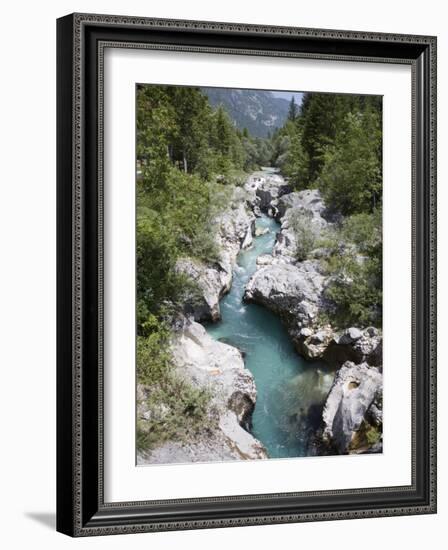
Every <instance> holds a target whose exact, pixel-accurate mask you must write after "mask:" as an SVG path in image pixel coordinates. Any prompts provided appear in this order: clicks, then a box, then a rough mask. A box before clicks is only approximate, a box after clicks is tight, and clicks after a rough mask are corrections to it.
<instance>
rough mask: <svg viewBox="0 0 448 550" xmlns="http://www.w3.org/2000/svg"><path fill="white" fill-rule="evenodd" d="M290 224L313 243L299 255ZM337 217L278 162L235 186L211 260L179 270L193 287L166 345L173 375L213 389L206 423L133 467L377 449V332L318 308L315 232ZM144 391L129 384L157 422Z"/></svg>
mask: <svg viewBox="0 0 448 550" xmlns="http://www.w3.org/2000/svg"><path fill="white" fill-rule="evenodd" d="M297 220H299V221H300V223H304V224H305V227H306V231H307V232H308V233H310V232H311V233H312V235H313V239H314V240H313V246H312V247H311V248H310V251H309V252H308V254H307V257H306V259H305V258H301V257H299V255H298V253H297V251H298V250H299V249H300V245H301V244H302V243H301V242H300V241H301V239H302V233H300V231H298V230H297V227H298V225H297V223H298V222H297ZM338 223H340V219H338V217H337V216H336V217H335V216H334V214H330V213H329V212H328V210H327V208H326V206H325V204H324V202H323V200H322V198H321V196H320V194H319V192H318V191H317V190H312V189H311V190H304V191H300V192H293V191H292V190H291V189H290V188H289V186H288V185H287V182H285V181H284V179H283V178H282V176H281V175H280V174H278V173H276V170H273V169H263V170H261V171H259V172H256V173H253V174H251V175H250V176H249V177H248V178H247V180H246V182H245V183H244V185H243V186H241V187H235V188H233V191H232V198H231V201H230V203H229V206H228V208H227V209H226V210H225V211H224V212H222V213H221V214H220V215H219V216H218V218H217V219H216V224H217V227H218V228H219V231H218V233H217V236H216V239H217V244H218V246H219V249H220V258H219V261H218V262H214V263H211V262H210V263H204V262H198V261H196V260H194V259H192V258H188V257H185V258H182V259H180V260H179V261H178V266H177V269H178V270H179V272H182V273H184V274H185V275H186V276H187V277H189V278H190V279H192V280H194V281H195V284H196V285H197V288H198V290H199V295H198V293H195V294H194V295H192V297H191V298H190V299H187V300H186V301H185V304H184V314H183V315H182V316H180V317H179V319H178V321H177V325H176V326H175V327H173V330H174V332H173V338H172V343H171V352H172V354H173V360H174V362H175V364H176V368H177V372H178V373H179V376H180V377H182V379H184V380H187V381H188V383H189V384H192V385H193V387H195V388H197V389H199V390H200V391H205V392H207V393H208V395H209V396H210V402H209V405H208V409H207V424H206V426H205V427H204V428H203V429H202V430H200V431H198V432H197V433H196V434H195V435H194V436H193V435H192V436H188V437H187V439H186V441H175V440H171V441H167V442H165V443H164V444H162V445H159V446H158V447H156V448H155V449H152V450H151V451H150V452H149V451H148V452H139V453H138V457H137V458H138V463H139V464H150V463H170V462H207V461H223V460H235V459H264V458H292V457H302V456H310V455H312V456H316V455H326V454H348V453H351V454H352V453H365V452H381V451H382V334H381V331H380V330H379V329H377V328H375V327H355V326H348V327H342V328H341V327H339V328H337V327H335V326H333V325H332V324H331V323H330V322H329V321H328V319H327V318H326V317H325V315H323V314H325V313H327V312H328V311H329V309H328V308H329V307H331V303H329V302H328V300H327V299H326V297H325V288H326V285H327V284H328V282H329V277H328V275H326V273H325V269H324V267H323V263H322V259H323V258H325V256H326V255H327V254H328V252H327V251H326V249H325V248H324V247H323V246H322V245H320V241H319V238H320V236H323V235H327V236H328V235H331V234H332V232H334V231H335V229H334V228H335V227H336V226H337V224H338ZM313 247H314V248H313ZM340 250H341V254H344V247H343V243H340ZM360 261H361V260H360ZM150 392H151V388H145V387H143V386H138V388H137V393H138V400H139V408H138V417H139V418H140V419H145V418H154V417H155V416H156V415H159V416H160V417H161V418H162V419H163V414H164V412H163V411H164V410H165V409H166V406H165V405H164V404H163V403H162V404H160V405H158V408H157V409H155V410H154V408H153V409H151V408H150V407H149V406H148V405H147V403H148V399H147V396H149V395H150Z"/></svg>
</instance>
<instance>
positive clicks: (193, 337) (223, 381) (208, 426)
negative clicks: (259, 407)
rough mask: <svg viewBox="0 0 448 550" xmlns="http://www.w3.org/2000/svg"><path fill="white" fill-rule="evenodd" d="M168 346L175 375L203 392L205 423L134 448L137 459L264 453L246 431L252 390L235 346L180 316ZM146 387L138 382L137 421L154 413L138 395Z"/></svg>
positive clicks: (205, 458)
mask: <svg viewBox="0 0 448 550" xmlns="http://www.w3.org/2000/svg"><path fill="white" fill-rule="evenodd" d="M172 351H173V358H174V363H175V365H176V371H177V373H178V375H179V376H180V377H182V378H183V379H186V380H188V382H189V383H190V384H192V385H193V387H195V388H198V389H200V390H206V391H207V392H208V394H209V402H208V405H207V412H206V422H205V423H204V426H203V429H201V430H200V431H198V433H196V434H195V435H194V436H193V437H189V438H188V439H187V440H186V441H167V442H165V443H163V444H162V445H160V446H158V447H156V448H155V449H153V450H151V451H150V452H141V453H139V455H138V463H139V464H163V463H173V462H209V461H214V460H235V459H239V460H241V459H258V458H267V454H266V451H265V449H264V447H263V445H262V444H261V443H260V442H259V441H258V440H257V439H255V437H253V436H252V435H251V434H250V433H249V427H250V422H251V415H252V411H253V409H254V406H255V402H256V398H257V390H256V388H255V383H254V379H253V376H252V374H251V373H250V371H249V370H247V369H246V368H245V367H244V361H243V357H242V355H241V353H240V351H239V350H237V349H236V348H234V347H232V346H229V345H227V344H224V343H221V342H217V341H216V340H213V338H211V337H210V336H209V335H208V334H207V333H206V331H205V329H204V327H203V326H202V325H201V324H199V323H196V322H195V321H193V320H192V319H186V318H184V319H183V325H182V327H181V328H178V330H177V331H176V333H175V334H174V336H173V340H172ZM149 391H151V388H145V387H143V386H139V387H138V392H139V397H140V399H139V403H140V405H139V407H138V410H137V415H138V417H139V419H141V420H144V419H145V417H147V416H148V415H151V414H154V411H152V410H149V409H148V408H147V405H146V404H147V401H146V400H145V398H144V397H145V393H146V392H149Z"/></svg>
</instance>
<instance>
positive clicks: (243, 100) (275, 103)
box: [201, 88, 288, 138]
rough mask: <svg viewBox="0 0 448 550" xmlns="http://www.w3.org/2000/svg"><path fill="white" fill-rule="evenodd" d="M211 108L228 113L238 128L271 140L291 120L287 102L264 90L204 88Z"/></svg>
mask: <svg viewBox="0 0 448 550" xmlns="http://www.w3.org/2000/svg"><path fill="white" fill-rule="evenodd" d="M201 90H202V92H203V93H204V94H205V95H206V96H207V97H208V99H209V101H210V104H211V105H212V106H213V107H215V108H217V107H219V106H220V105H221V106H222V107H223V108H224V109H225V110H226V111H227V113H228V114H229V116H230V118H231V119H232V120H233V122H234V123H235V126H236V127H237V128H239V129H240V130H241V131H242V130H244V128H246V129H247V130H248V131H249V132H250V134H251V135H252V136H254V137H258V138H267V137H269V136H270V135H271V134H272V133H273V132H274V131H275V130H276V129H277V128H281V127H282V126H283V124H284V123H285V121H286V118H287V116H288V100H286V99H283V98H278V97H275V96H274V95H273V94H272V92H270V91H264V90H238V89H226V88H201Z"/></svg>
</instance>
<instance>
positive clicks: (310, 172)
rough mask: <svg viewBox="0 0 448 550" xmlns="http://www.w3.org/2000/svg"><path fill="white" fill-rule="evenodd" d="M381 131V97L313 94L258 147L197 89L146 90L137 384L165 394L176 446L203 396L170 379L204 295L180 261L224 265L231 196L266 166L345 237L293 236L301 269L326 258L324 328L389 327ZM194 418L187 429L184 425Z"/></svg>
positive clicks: (142, 94)
mask: <svg viewBox="0 0 448 550" xmlns="http://www.w3.org/2000/svg"><path fill="white" fill-rule="evenodd" d="M381 123H382V102H381V98H379V97H371V96H352V95H338V94H323V93H305V94H304V98H303V102H302V104H301V105H300V106H298V105H296V103H295V102H294V99H292V100H291V104H290V106H289V113H288V117H287V120H286V122H285V123H284V125H283V126H282V127H281V128H277V129H276V130H275V131H274V132H273V134H272V135H269V137H267V138H259V137H252V136H251V135H250V133H249V131H248V130H247V129H243V130H240V129H238V128H236V126H235V124H234V123H233V121H232V120H231V119H230V117H229V115H228V114H227V112H226V110H225V109H224V108H223V106H222V105H217V106H215V107H212V106H211V105H210V103H209V100H208V99H207V97H206V95H204V93H203V92H202V91H201V90H200V89H199V88H189V87H175V86H152V85H141V86H138V88H137V334H138V338H137V352H138V361H137V363H138V369H139V373H138V375H139V379H140V380H141V381H142V382H144V383H146V384H148V385H151V386H153V387H154V386H157V387H158V391H159V392H161V393H162V394H163V399H162V398H161V397H160V395H157V392H156V393H154V395H153V398H154V400H155V401H157V400H159V401H160V400H162V401H165V402H168V403H170V407H171V410H172V411H177V413H176V412H173V430H175V432H176V433H175V434H174V435H176V436H177V437H180V434H179V430H181V431H182V429H185V430H188V429H192V428H191V427H192V426H193V427H194V425H195V419H196V420H197V421H198V422H200V419H201V415H202V414H203V408H202V404H203V403H204V402H205V401H206V395H203V394H199V393H200V392H199V393H198V390H195V389H194V388H192V387H190V386H188V384H186V383H184V382H182V381H181V380H180V379H178V378H177V377H176V375H175V374H174V372H171V371H170V355H169V349H168V348H169V345H168V342H169V338H170V331H171V326H172V324H173V322H174V320H175V319H176V315H177V314H178V312H180V311H181V310H182V304H183V303H184V302H185V299H186V296H191V295H194V293H195V292H197V288H196V287H195V283H194V281H192V280H190V279H189V278H188V277H187V276H186V275H185V274H183V273H181V272H179V271H178V270H176V262H177V260H178V259H179V258H181V257H183V256H188V257H190V258H195V259H197V260H198V261H201V262H215V261H217V260H218V254H219V250H217V247H216V239H215V235H216V231H217V228H216V227H215V224H214V220H215V218H216V216H217V214H218V213H219V212H220V211H222V210H224V209H225V208H228V207H229V201H230V200H231V198H230V197H231V192H230V189H232V188H233V187H234V186H242V185H243V184H244V183H245V181H246V178H247V175H248V174H249V173H250V172H253V171H254V170H257V169H259V168H260V167H261V166H275V167H278V168H279V169H280V170H281V172H282V174H283V175H284V176H285V178H286V179H287V181H288V183H289V184H290V186H291V187H292V189H293V190H295V191H299V190H302V189H310V188H315V189H318V190H319V191H320V192H321V195H322V196H323V198H324V200H325V203H326V205H327V207H328V208H329V209H331V210H333V211H334V214H335V221H336V227H337V230H336V231H332V232H331V234H330V233H329V234H328V235H324V236H322V235H321V236H319V240H318V241H317V240H316V239H315V238H314V235H313V233H312V230H311V228H310V227H308V226H307V225H306V224H305V225H304V224H303V220H298V221H297V224H296V226H295V227H294V229H295V231H296V233H297V237H298V238H297V240H298V242H300V243H301V246H300V247H299V249H298V252H297V253H298V256H300V260H301V261H303V260H305V259H307V255H308V254H309V253H310V252H311V250H313V249H316V248H317V247H324V248H325V249H326V250H327V251H329V252H328V253H327V254H326V259H325V261H324V262H323V265H324V266H325V270H326V272H327V274H329V275H332V277H331V281H332V282H331V284H329V285H328V288H327V289H326V294H327V298H328V299H329V301H330V302H331V303H332V304H333V309H332V310H331V311H332V313H331V314H330V315H329V318H328V319H327V320H328V321H329V322H330V323H331V324H332V325H333V326H335V327H338V326H340V327H344V326H350V325H351V324H355V325H356V326H369V325H375V326H377V327H379V326H381V304H382V240H381V238H382V236H381V233H382V232H381V204H382V169H381V167H382V131H381V128H382V126H381ZM338 220H339V221H338ZM342 250H343V253H341V251H342ZM327 315H328V314H327ZM174 388H175V389H174ZM176 396H177V397H176ZM186 410H188V411H189V413H188V415H187V416H188V417H189V420H188V419H186V420H185V425H182V421H180V422H181V424H179V418H185V411H186ZM174 417H176V422H174ZM167 425H168V426H169V422H165V423H164V428H163V429H164V430H165V433H163V434H162V433H157V425H156V424H154V426H153V431H152V432H151V437H153V438H154V439H155V440H158V441H159V440H160V439H163V438H169V437H171V436H173V434H170V433H169V429H167ZM145 437H149V436H148V433H147V432H146V434H145ZM140 443H141V444H142V445H143V443H142V442H140ZM144 445H146V446H147V445H148V441H145V442H144Z"/></svg>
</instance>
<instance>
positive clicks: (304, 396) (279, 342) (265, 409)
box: [206, 215, 333, 458]
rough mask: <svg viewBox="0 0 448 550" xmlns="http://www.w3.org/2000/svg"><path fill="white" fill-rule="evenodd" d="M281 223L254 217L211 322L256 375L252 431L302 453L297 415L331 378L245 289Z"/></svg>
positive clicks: (318, 401)
mask: <svg viewBox="0 0 448 550" xmlns="http://www.w3.org/2000/svg"><path fill="white" fill-rule="evenodd" d="M279 228H280V226H279V224H278V223H277V222H276V221H275V220H274V219H273V218H269V217H268V216H266V215H263V216H262V217H260V218H258V219H257V220H256V235H257V233H258V234H259V235H258V236H255V238H254V241H253V245H252V246H251V247H250V248H248V249H246V250H242V251H241V252H240V253H239V254H238V258H237V264H236V265H235V268H234V272H233V282H232V287H231V290H230V292H229V293H228V294H226V295H225V296H224V298H222V300H221V304H220V306H221V320H220V321H219V322H217V323H214V324H208V325H207V327H206V328H207V332H208V333H209V334H210V335H211V336H213V338H215V339H216V340H218V341H221V342H225V343H227V344H230V345H232V346H235V347H237V348H238V349H239V350H240V351H242V352H243V355H244V362H245V365H246V368H248V369H249V370H250V372H251V373H252V374H253V376H254V378H255V385H256V388H257V401H256V405H255V408H254V411H253V414H252V423H251V424H252V425H251V432H252V433H253V435H254V436H255V437H256V438H257V439H258V440H259V441H260V442H261V443H262V444H263V445H264V446H265V447H266V450H267V452H268V455H269V457H270V458H285V457H296V456H304V455H306V454H307V447H306V430H307V427H308V426H307V425H306V424H300V422H298V419H299V418H300V415H301V413H303V411H306V410H308V409H309V408H310V407H311V406H316V407H317V408H318V409H319V408H321V407H322V404H323V402H324V399H325V397H326V395H327V394H328V391H329V390H330V387H331V384H332V381H333V378H332V376H331V374H330V373H329V372H328V367H326V366H325V365H324V364H323V363H322V362H319V363H318V364H315V363H312V364H310V363H309V362H308V361H306V360H305V359H303V358H301V357H300V356H299V355H298V354H297V352H296V351H295V349H294V346H293V344H292V341H291V339H290V337H289V335H288V333H287V331H286V328H285V327H284V325H283V324H282V323H281V321H280V319H279V318H278V317H277V316H276V315H275V314H274V313H272V312H271V311H269V310H268V309H266V308H264V307H263V306H260V305H258V304H253V303H244V302H243V295H244V291H245V288H246V285H247V283H248V281H249V279H250V277H251V276H252V275H253V273H254V272H255V270H256V268H257V266H256V260H257V257H258V256H260V255H262V254H270V253H271V252H272V249H273V246H274V243H275V240H276V236H277V232H278V231H279Z"/></svg>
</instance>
